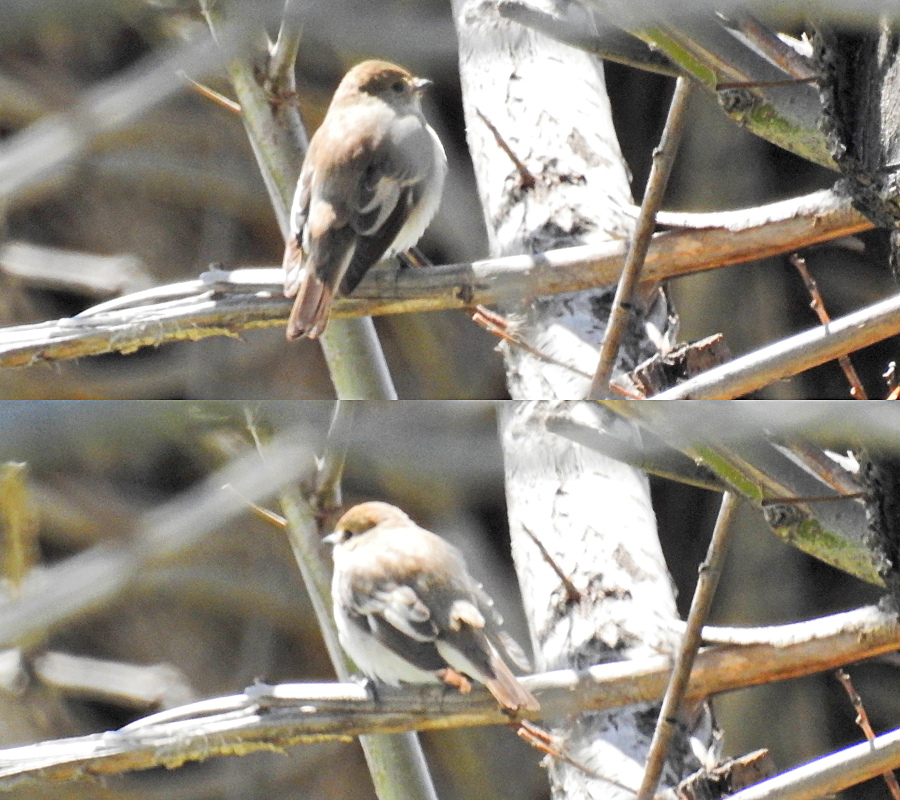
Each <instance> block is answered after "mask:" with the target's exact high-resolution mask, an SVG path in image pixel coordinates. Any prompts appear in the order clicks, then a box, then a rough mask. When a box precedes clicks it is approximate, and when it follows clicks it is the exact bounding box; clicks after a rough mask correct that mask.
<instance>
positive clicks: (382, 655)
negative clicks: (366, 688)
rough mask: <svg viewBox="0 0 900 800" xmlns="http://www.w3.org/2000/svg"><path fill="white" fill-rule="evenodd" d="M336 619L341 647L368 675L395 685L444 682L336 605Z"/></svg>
mask: <svg viewBox="0 0 900 800" xmlns="http://www.w3.org/2000/svg"><path fill="white" fill-rule="evenodd" d="M334 621H335V623H336V624H337V629H338V639H340V642H341V647H343V648H344V650H346V651H347V655H348V656H350V658H352V659H353V662H354V663H355V664H356V666H357V667H359V668H360V669H361V670H362V671H363V673H365V674H366V675H367V676H368V677H370V678H374V679H375V680H378V681H381V682H382V683H389V684H390V685H391V686H399V685H400V684H401V683H440V680H439V679H438V678H437V677H436V676H435V675H432V674H431V673H430V672H427V671H426V670H424V669H419V668H418V667H416V666H414V665H412V664H410V663H409V662H408V661H406V660H405V659H403V658H401V657H400V656H398V655H396V654H395V653H394V652H393V651H392V650H390V649H388V648H387V647H385V646H384V645H383V644H382V643H381V642H379V641H378V639H376V638H375V637H374V636H372V634H370V633H367V632H366V631H364V630H362V629H361V628H360V627H358V626H357V625H355V624H354V623H353V622H351V621H350V620H349V618H348V617H347V616H346V614H343V613H341V612H340V611H339V610H338V609H335V614H334Z"/></svg>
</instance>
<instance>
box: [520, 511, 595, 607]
mask: <svg viewBox="0 0 900 800" xmlns="http://www.w3.org/2000/svg"><path fill="white" fill-rule="evenodd" d="M522 530H523V531H525V533H526V534H527V535H528V538H529V539H531V541H532V542H534V543H535V545H536V546H537V549H538V550H540V552H541V556H542V557H543V559H544V561H546V562H547V563H548V564H549V565H550V568H551V569H552V570H553V571H554V572H555V573H556V576H557V577H558V578H559V579H560V581H561V582H562V585H563V589H565V592H566V603H567V604H573V603H580V602H581V599H582V598H583V597H584V595H583V594H582V592H581V590H580V589H579V588H578V587H577V586H576V585H575V584H574V583H572V580H571V579H570V578H569V576H568V575H566V573H565V572H563V570H562V567H560V566H559V564H557V563H556V560H555V559H554V558H553V556H551V555H550V551H549V550H547V548H546V547H544V543H543V542H542V541H541V540H540V539H538V537H537V536H536V535H535V533H534V531H532V530H531V529H530V528H529V527H528V526H527V525H523V526H522Z"/></svg>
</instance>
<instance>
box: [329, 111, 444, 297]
mask: <svg viewBox="0 0 900 800" xmlns="http://www.w3.org/2000/svg"><path fill="white" fill-rule="evenodd" d="M390 131H391V134H390V136H389V137H388V138H389V144H390V146H388V147H381V148H379V149H378V151H377V153H376V154H374V155H373V157H372V158H371V160H370V161H369V162H368V163H367V164H366V167H365V169H364V170H363V172H362V175H361V179H360V182H359V186H358V191H357V195H356V203H355V205H354V207H353V208H352V209H351V213H350V220H349V222H350V225H351V226H352V227H353V229H354V230H355V231H356V232H357V233H358V234H359V240H358V241H357V243H356V248H355V251H354V253H353V257H352V258H351V260H350V264H349V266H348V267H347V271H346V272H345V274H344V278H343V281H342V283H341V287H340V288H341V293H342V294H345V295H347V294H350V292H352V291H353V290H354V289H355V288H356V287H357V286H358V285H359V282H360V281H361V280H362V278H363V275H365V274H366V272H367V270H368V269H369V267H371V266H372V265H373V264H376V263H377V262H379V261H380V260H381V259H382V258H384V256H385V255H386V254H389V255H394V253H391V252H389V251H390V250H391V245H392V244H393V243H394V240H395V239H396V238H397V235H398V234H399V233H400V231H401V230H402V228H403V226H404V225H405V224H406V221H407V220H408V219H409V216H410V214H411V213H412V211H413V209H414V208H415V207H416V205H417V204H418V203H419V200H420V199H421V197H422V194H423V192H424V188H425V187H424V182H425V181H426V180H427V179H429V177H430V170H431V169H433V165H432V164H431V162H430V160H429V159H430V154H431V151H432V149H433V146H434V145H433V144H432V142H431V136H430V134H429V133H428V129H427V128H426V126H425V122H424V121H423V120H422V119H420V118H419V117H417V116H415V115H413V114H410V115H408V116H407V117H405V118H404V119H402V120H400V121H395V122H394V124H393V125H391V127H390Z"/></svg>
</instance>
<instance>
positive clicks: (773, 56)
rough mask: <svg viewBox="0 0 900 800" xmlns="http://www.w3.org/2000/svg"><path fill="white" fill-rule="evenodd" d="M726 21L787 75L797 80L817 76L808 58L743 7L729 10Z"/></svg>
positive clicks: (813, 78)
mask: <svg viewBox="0 0 900 800" xmlns="http://www.w3.org/2000/svg"><path fill="white" fill-rule="evenodd" d="M728 17H729V19H728V20H727V22H730V21H732V20H733V22H734V24H735V25H736V27H737V28H738V30H740V31H741V33H743V34H744V36H746V37H747V38H748V39H750V40H751V41H752V42H753V44H754V45H755V46H756V47H758V48H759V49H760V51H762V52H763V53H764V54H765V56H766V57H767V58H768V59H769V60H771V61H772V62H774V63H775V64H777V65H778V66H779V67H781V69H783V70H784V71H785V72H786V73H787V74H788V75H791V76H792V77H794V78H796V79H798V80H815V79H816V78H817V77H818V76H817V75H816V72H815V70H814V69H813V67H812V64H811V63H810V61H809V59H808V58H806V57H805V56H802V55H800V53H798V52H797V51H796V50H795V49H794V48H793V47H791V46H790V45H789V44H787V43H786V42H783V41H782V40H781V39H780V38H779V37H778V36H777V35H776V34H775V33H773V32H772V31H771V30H769V29H768V28H767V27H766V26H765V25H763V24H762V23H761V22H760V21H759V20H758V19H757V18H756V17H754V16H753V15H752V14H750V13H749V12H747V11H745V10H743V9H735V10H734V11H731V12H729V14H728Z"/></svg>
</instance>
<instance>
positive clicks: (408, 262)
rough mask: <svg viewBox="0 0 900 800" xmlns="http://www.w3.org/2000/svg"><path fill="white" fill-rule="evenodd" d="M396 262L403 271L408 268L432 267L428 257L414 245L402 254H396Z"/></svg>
mask: <svg viewBox="0 0 900 800" xmlns="http://www.w3.org/2000/svg"><path fill="white" fill-rule="evenodd" d="M397 260H398V261H399V262H400V267H401V268H404V269H407V268H409V267H431V266H434V265H433V264H432V263H431V261H430V260H429V258H428V256H426V255H425V254H424V253H423V252H422V251H421V250H419V248H418V247H416V246H415V245H413V246H412V247H409V248H407V249H406V250H404V251H403V252H402V253H397Z"/></svg>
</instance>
